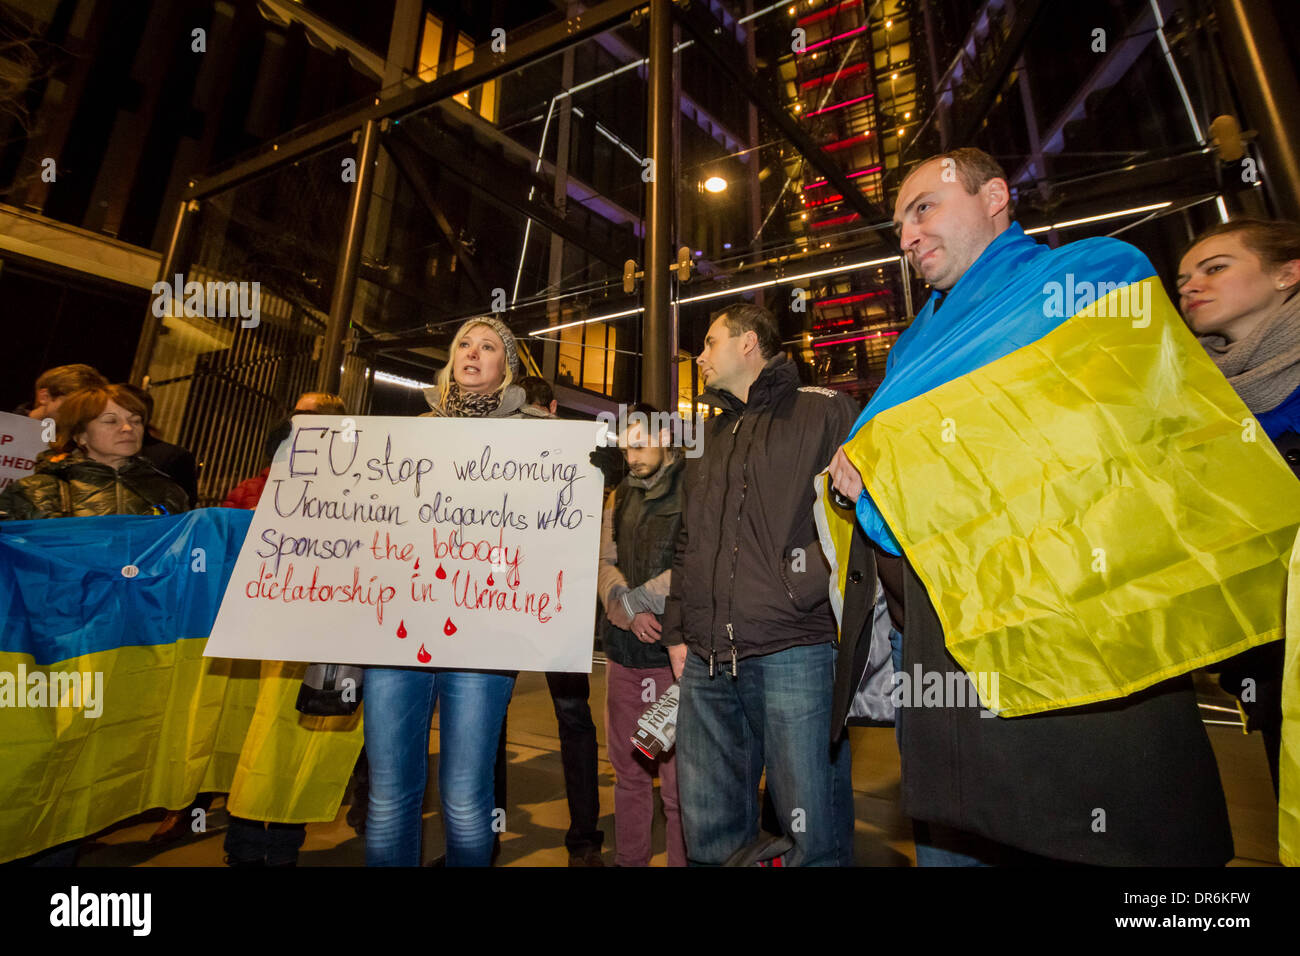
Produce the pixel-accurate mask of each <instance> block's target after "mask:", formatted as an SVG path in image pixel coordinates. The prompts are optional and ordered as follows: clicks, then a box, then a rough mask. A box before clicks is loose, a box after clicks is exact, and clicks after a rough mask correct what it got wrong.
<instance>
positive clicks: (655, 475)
mask: <svg viewBox="0 0 1300 956" xmlns="http://www.w3.org/2000/svg"><path fill="white" fill-rule="evenodd" d="M638 413H639V414H638ZM642 416H644V418H643V417H642ZM662 416H663V413H662V412H660V411H659V410H658V409H656V408H654V407H653V406H650V405H646V404H644V403H638V404H637V405H635V406H634V407H633V414H632V415H631V416H629V421H628V425H627V429H626V431H625V433H624V434H623V435H620V436H619V439H620V442H619V443H620V444H621V445H622V446H623V449H624V450H623V454H624V456H625V457H626V459H627V471H628V474H627V477H626V478H624V479H623V480H622V481H621V482H620V483H619V485H618V487H616V488H615V489H614V490H613V491H612V492H610V494H609V496H608V497H607V498H606V501H605V509H604V517H603V520H602V523H601V531H600V567H599V570H598V571H597V574H596V593H597V596H598V597H599V598H600V603H601V606H602V607H603V608H604V609H605V626H604V628H603V631H602V635H603V639H604V645H605V739H606V742H607V745H606V750H607V752H608V754H609V762H610V765H611V766H612V767H613V768H614V781H615V782H614V842H615V844H616V846H617V856H616V857H615V861H614V862H615V864H616V865H617V866H648V865H649V863H650V856H651V841H650V834H651V830H652V829H653V826H652V824H653V821H654V778H655V773H656V771H657V772H658V775H659V794H660V796H661V797H662V799H663V804H664V816H665V818H666V821H667V841H666V842H667V849H668V865H669V866H685V865H686V844H685V842H684V840H683V838H682V817H681V806H680V803H679V801H678V795H677V761H676V753H675V751H672V750H670V751H669V752H667V753H661V754H659V755H658V756H657V757H653V758H652V757H650V756H648V755H647V754H644V753H642V752H640V751H638V750H637V748H636V747H634V746H633V744H632V740H633V737H634V735H635V734H636V732H637V721H638V720H639V719H640V718H641V716H642V714H644V713H645V712H646V710H647V709H648V708H649V706H650V704H651V703H653V702H654V701H655V700H658V699H659V698H660V697H661V696H663V694H664V693H665V692H666V691H667V690H668V688H669V687H671V686H672V684H673V673H672V670H671V668H670V667H669V662H668V652H667V650H666V649H665V648H664V646H663V643H662V642H661V637H662V636H663V626H662V624H661V618H662V615H663V612H664V605H665V603H666V602H667V599H668V592H669V589H670V584H671V578H672V563H673V551H674V548H675V546H676V543H677V535H678V532H679V531H680V530H681V525H682V475H683V468H684V466H685V463H686V462H685V459H684V458H683V457H682V454H681V452H680V451H679V450H678V449H677V448H674V447H673V446H672V444H671V435H670V433H669V431H668V429H666V428H661V429H659V431H658V432H656V431H655V429H654V426H653V424H652V423H653V422H659V421H662V420H663V417H662Z"/></svg>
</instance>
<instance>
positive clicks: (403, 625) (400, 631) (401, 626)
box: [397, 621, 406, 638]
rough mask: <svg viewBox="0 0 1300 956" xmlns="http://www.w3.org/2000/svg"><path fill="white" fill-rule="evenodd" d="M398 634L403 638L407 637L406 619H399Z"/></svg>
mask: <svg viewBox="0 0 1300 956" xmlns="http://www.w3.org/2000/svg"><path fill="white" fill-rule="evenodd" d="M397 636H398V637H401V638H404V637H406V622H405V621H398V622H397Z"/></svg>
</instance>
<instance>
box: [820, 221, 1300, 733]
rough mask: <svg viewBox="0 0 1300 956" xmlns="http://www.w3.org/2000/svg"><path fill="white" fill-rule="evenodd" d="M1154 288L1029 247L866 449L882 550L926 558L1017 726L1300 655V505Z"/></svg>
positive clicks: (1286, 472)
mask: <svg viewBox="0 0 1300 956" xmlns="http://www.w3.org/2000/svg"><path fill="white" fill-rule="evenodd" d="M1153 271H1154V270H1153V269H1152V268H1151V265H1150V263H1149V262H1148V261H1147V260H1146V258H1145V257H1144V256H1142V254H1141V253H1139V252H1138V251H1137V250H1136V249H1134V248H1133V247H1131V246H1129V245H1127V244H1125V243H1122V242H1118V241H1115V240H1111V239H1093V240H1085V241H1083V242H1078V243H1074V244H1071V245H1068V246H1065V247H1062V248H1060V249H1055V250H1052V249H1049V248H1048V247H1046V246H1043V245H1040V244H1038V243H1036V242H1034V241H1033V240H1032V239H1029V238H1028V237H1026V236H1025V235H1024V233H1023V232H1022V231H1021V230H1020V228H1019V227H1018V226H1013V227H1012V228H1011V229H1009V230H1007V231H1006V232H1004V233H1002V234H1001V235H1000V236H998V238H997V239H996V240H995V241H994V242H993V243H992V244H991V245H990V246H989V247H988V249H986V250H985V252H984V253H983V255H982V256H981V257H980V259H979V260H978V261H977V262H976V263H975V265H974V266H972V267H971V269H970V270H968V271H967V273H966V274H965V275H964V276H963V277H962V278H961V280H960V281H959V282H958V283H957V284H956V285H955V286H954V287H953V289H952V290H950V292H949V294H948V295H947V296H944V297H941V296H940V295H939V294H938V293H936V294H935V295H933V296H932V297H931V300H930V302H929V303H928V304H927V305H926V307H925V309H924V310H923V311H922V312H921V314H920V315H918V316H917V319H916V321H915V322H914V323H913V324H912V326H911V327H910V328H909V329H908V330H907V332H906V333H904V334H903V335H902V336H900V337H899V340H898V343H897V344H896V345H895V347H894V350H893V353H892V354H891V356H890V366H889V371H888V374H887V376H886V378H885V381H884V383H883V384H882V385H881V387H880V389H879V390H878V391H877V392H876V394H875V395H874V396H873V397H872V400H871V401H870V402H869V403H868V405H867V408H866V409H865V410H864V411H863V413H862V416H861V417H860V418H859V420H858V422H857V425H856V426H855V433H854V435H853V437H852V438H851V439H850V441H849V442H848V443H847V444H846V446H845V452H846V454H847V455H848V457H849V458H850V460H851V461H853V463H854V465H856V466H857V468H858V470H859V471H860V472H861V473H862V477H863V481H864V483H865V485H866V494H865V495H863V497H862V499H861V500H860V501H859V503H858V517H859V520H860V521H861V522H862V524H863V527H864V528H865V529H866V531H867V533H868V534H869V535H870V536H871V537H872V538H874V539H875V540H876V541H877V542H879V543H880V544H881V545H882V546H883V547H885V548H887V549H889V550H891V551H894V552H896V553H897V552H899V551H901V552H903V553H906V555H907V558H908V560H909V561H910V562H911V564H912V566H913V567H914V568H915V570H916V573H917V575H918V577H919V578H920V580H921V581H922V582H923V583H924V585H925V587H926V590H927V591H928V593H929V595H930V598H931V600H932V601H933V603H934V607H935V611H936V612H937V614H938V617H939V620H940V622H941V624H942V626H943V631H944V635H945V640H946V642H947V647H948V650H949V652H950V653H951V654H952V656H953V657H954V659H956V660H957V662H958V663H959V664H960V665H961V666H962V667H963V668H964V669H965V670H966V671H967V672H969V673H971V674H978V673H987V674H992V673H996V674H998V676H999V681H998V685H997V686H998V687H999V695H998V696H999V699H998V700H996V701H984V703H985V705H986V706H988V707H989V709H991V710H993V711H995V712H997V713H999V714H1001V715H1002V716H1007V717H1010V716H1017V715H1021V714H1032V713H1037V712H1040V711H1046V710H1053V709H1059V708H1065V707H1073V706H1077V705H1081V704H1088V703H1093V702H1098V701H1104V700H1109V699H1114V698H1119V697H1123V696H1126V695H1128V694H1132V693H1134V692H1135V691H1139V690H1141V689H1143V688H1145V687H1149V686H1151V685H1153V684H1155V683H1157V682H1159V681H1162V680H1165V679H1166V678H1169V677H1172V676H1175V675H1177V674H1182V673H1186V672H1187V671H1190V670H1192V669H1194V668H1197V667H1200V666H1203V665H1206V664H1210V663H1213V662H1215V661H1219V660H1222V659H1224V658H1227V657H1230V656H1232V655H1233V654H1236V653H1239V652H1240V651H1243V650H1246V649H1247V648H1249V647H1253V646H1255V645H1257V644H1262V643H1266V642H1268V641H1273V640H1278V639H1280V638H1281V637H1282V614H1283V601H1284V596H1285V593H1286V575H1287V560H1288V556H1289V554H1290V551H1291V545H1292V543H1293V542H1294V541H1295V538H1296V531H1297V528H1298V527H1300V483H1298V482H1297V481H1296V478H1295V477H1294V475H1292V473H1291V471H1290V469H1289V468H1288V467H1287V466H1286V464H1285V463H1284V462H1283V461H1282V458H1281V456H1280V455H1279V454H1278V453H1277V451H1276V450H1275V449H1274V447H1273V445H1272V442H1270V441H1269V439H1268V436H1267V435H1266V434H1265V433H1264V431H1263V429H1262V428H1261V427H1260V426H1259V425H1258V422H1256V420H1255V419H1254V417H1253V416H1252V415H1251V414H1250V412H1249V411H1248V410H1247V409H1246V406H1245V405H1244V404H1242V402H1241V400H1240V399H1239V398H1238V397H1237V395H1236V394H1235V393H1234V392H1233V390H1232V388H1231V386H1229V384H1228V383H1227V381H1226V380H1225V379H1224V377H1223V376H1222V375H1221V374H1220V373H1219V371H1218V369H1217V368H1216V367H1215V366H1214V364H1213V363H1212V362H1211V361H1210V359H1209V358H1208V357H1207V356H1206V355H1205V353H1204V351H1203V350H1202V349H1201V347H1200V346H1199V345H1198V344H1197V342H1196V340H1195V339H1194V338H1193V337H1192V335H1191V334H1190V332H1188V330H1187V328H1186V327H1185V326H1184V324H1183V322H1182V320H1181V318H1180V317H1179V316H1178V314H1177V312H1175V311H1174V308H1173V305H1172V304H1171V303H1170V301H1169V299H1168V297H1167V296H1166V295H1165V293H1164V291H1163V289H1162V288H1161V286H1160V284H1159V282H1158V281H1157V280H1156V279H1155V278H1154V276H1153V275H1152V273H1153ZM823 510H824V513H825V514H826V516H827V518H828V520H831V521H841V522H842V521H843V520H844V519H842V518H840V517H839V516H838V512H836V511H835V509H833V508H828V507H825V506H823ZM831 537H832V538H833V537H834V536H833V535H832V536H831ZM831 543H832V544H834V542H833V540H832V542H831ZM844 564H845V561H844V560H842V559H841V560H838V561H837V565H838V566H839V567H843V565H844Z"/></svg>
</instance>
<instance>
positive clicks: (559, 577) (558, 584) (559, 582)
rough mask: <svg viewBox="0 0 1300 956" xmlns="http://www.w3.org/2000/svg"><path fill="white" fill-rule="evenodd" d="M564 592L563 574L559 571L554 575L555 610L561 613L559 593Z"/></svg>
mask: <svg viewBox="0 0 1300 956" xmlns="http://www.w3.org/2000/svg"><path fill="white" fill-rule="evenodd" d="M562 590H564V572H563V571H560V572H558V573H557V574H556V575H555V610H556V612H559V611H563V610H564V606H563V605H562V604H560V592H561V591H562Z"/></svg>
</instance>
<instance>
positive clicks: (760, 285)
mask: <svg viewBox="0 0 1300 956" xmlns="http://www.w3.org/2000/svg"><path fill="white" fill-rule="evenodd" d="M901 258H902V256H886V257H885V258H883V259H871V260H869V261H867V262H852V263H849V264H848V265H843V266H829V267H827V268H825V269H814V270H813V271H812V272H801V273H799V274H798V275H792V276H782V277H781V278H779V279H768V280H766V281H765V282H754V283H751V284H750V285H741V286H736V287H735V288H731V289H719V290H718V291H716V292H705V293H703V294H702V295H692V296H687V297H686V298H684V299H678V300H677V304H678V305H687V304H688V303H691V302H704V301H706V300H708V299H719V298H721V297H722V296H724V295H733V294H737V293H740V292H749V291H750V290H752V289H766V288H769V287H770V286H774V285H788V284H790V283H792V282H800V281H802V280H804V279H815V278H817V277H818V276H829V275H838V274H839V273H842V272H852V271H853V270H854V269H866V268H869V267H870V266H879V265H884V264H885V263H887V262H897V261H898V260H899V259H901ZM644 311H645V307H644V306H637V307H636V308H635V309H624V310H623V311H622V312H611V313H610V314H609V315H595V316H592V317H591V318H588V319H579V320H578V321H576V322H565V323H564V324H562V325H549V326H547V327H546V328H544V329H535V330H533V331H532V332H529V333H528V334H529V335H543V334H545V333H547V332H558V331H559V330H560V329H567V328H571V327H572V326H575V325H586V324H588V323H590V322H604V321H606V320H608V319H621V318H625V317H627V316H629V315H636V314H637V313H639V312H644Z"/></svg>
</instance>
